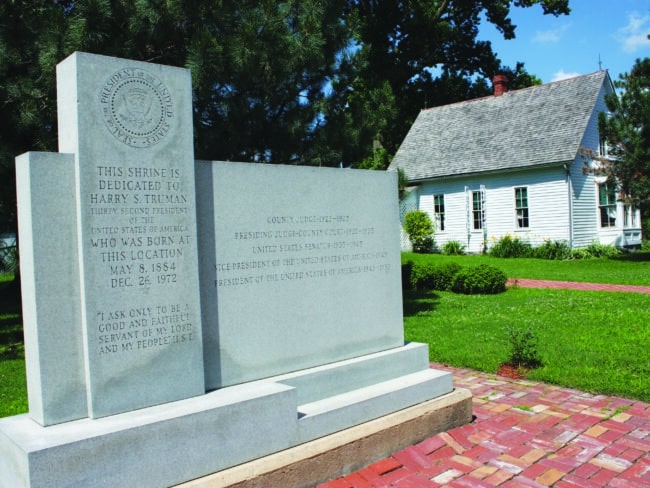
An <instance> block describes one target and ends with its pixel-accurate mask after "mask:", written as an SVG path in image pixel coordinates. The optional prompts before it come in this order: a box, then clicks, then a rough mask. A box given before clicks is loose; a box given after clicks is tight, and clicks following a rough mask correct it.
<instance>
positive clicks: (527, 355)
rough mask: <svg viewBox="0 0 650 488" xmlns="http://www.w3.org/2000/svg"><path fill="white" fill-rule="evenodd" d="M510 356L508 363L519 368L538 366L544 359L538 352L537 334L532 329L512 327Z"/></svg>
mask: <svg viewBox="0 0 650 488" xmlns="http://www.w3.org/2000/svg"><path fill="white" fill-rule="evenodd" d="M508 339H509V341H510V358H509V359H508V363H509V364H512V365H513V366H517V367H519V368H537V367H538V366H541V365H542V361H541V359H540V358H539V355H538V353H537V341H538V340H537V336H536V335H535V334H534V333H533V331H532V330H530V329H520V328H516V327H510V328H509V329H508Z"/></svg>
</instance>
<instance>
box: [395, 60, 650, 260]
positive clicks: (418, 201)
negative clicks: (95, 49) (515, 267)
mask: <svg viewBox="0 0 650 488" xmlns="http://www.w3.org/2000/svg"><path fill="white" fill-rule="evenodd" d="M506 83H507V80H505V78H504V77H501V76H497V77H495V79H494V85H495V91H494V95H493V96H489V97H485V98H480V99H476V100H470V101H466V102H460V103H454V104H451V105H445V106H441V107H434V108H431V109H427V110H423V111H421V112H420V114H419V115H418V117H417V119H416V120H415V122H414V123H413V126H412V127H411V129H410V130H409V132H408V134H407V135H406V138H405V139H404V141H403V142H402V144H401V146H400V148H399V150H398V151H397V154H396V155H395V157H394V158H393V161H392V162H391V164H390V166H389V168H388V169H389V170H397V168H401V169H402V170H403V171H404V172H405V174H406V177H407V178H408V181H409V185H410V187H411V188H410V189H411V190H412V191H411V192H410V194H409V196H408V197H407V198H406V199H405V200H404V201H403V204H402V215H403V214H404V213H405V212H406V211H408V210H410V209H416V208H417V209H420V210H424V211H426V212H428V213H429V215H430V217H431V219H432V221H433V222H434V225H435V227H436V230H435V241H436V244H437V245H438V246H442V245H443V244H444V243H446V242H448V241H459V242H460V243H462V244H463V245H465V246H466V250H467V252H472V253H479V252H482V251H483V250H484V249H485V248H486V246H487V248H488V249H489V246H490V243H493V242H495V241H496V240H498V239H500V238H501V237H503V236H505V235H507V234H510V235H511V236H513V237H514V236H517V237H520V238H521V239H523V240H525V241H527V242H529V243H530V244H532V245H533V246H538V245H540V244H542V243H543V242H544V240H551V241H565V242H567V243H568V244H569V245H570V246H571V247H572V248H580V247H586V246H588V245H590V244H592V243H601V244H613V245H616V246H618V247H621V248H627V247H636V246H640V244H641V217H640V214H639V211H638V210H636V209H634V208H631V207H630V206H628V205H626V204H625V203H624V202H623V200H622V199H620V198H619V196H618V195H617V193H616V192H615V189H614V188H611V185H610V187H608V186H607V183H606V181H605V180H606V179H605V178H604V177H600V176H597V174H595V173H597V172H594V171H593V168H594V167H596V166H597V165H598V164H599V162H598V161H597V160H598V158H599V157H600V156H601V155H602V156H606V154H603V153H604V152H605V150H606V144H605V143H604V142H603V141H602V140H601V139H600V137H599V134H598V113H599V112H603V111H607V107H606V105H605V99H604V98H605V95H606V94H608V93H613V91H614V87H613V85H612V81H611V79H610V77H609V75H608V74H607V71H598V72H596V73H592V74H589V75H584V76H578V77H576V78H571V79H568V80H563V81H557V82H553V83H548V84H545V85H538V86H534V87H530V88H525V89H522V90H513V91H508V90H507V85H506ZM594 158H595V159H594ZM407 242H408V240H407V239H403V244H404V246H403V247H404V248H407Z"/></svg>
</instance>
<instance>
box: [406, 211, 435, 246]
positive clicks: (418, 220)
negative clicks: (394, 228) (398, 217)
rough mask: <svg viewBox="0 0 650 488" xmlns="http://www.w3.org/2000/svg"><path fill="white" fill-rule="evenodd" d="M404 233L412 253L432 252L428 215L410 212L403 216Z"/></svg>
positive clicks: (431, 229)
mask: <svg viewBox="0 0 650 488" xmlns="http://www.w3.org/2000/svg"><path fill="white" fill-rule="evenodd" d="M404 231H405V232H406V233H407V234H408V236H409V240H410V241H411V245H412V246H413V252H417V253H427V252H432V251H433V223H432V222H431V218H430V217H429V214H427V213H426V212H423V211H422V210H412V211H410V212H407V213H406V215H404Z"/></svg>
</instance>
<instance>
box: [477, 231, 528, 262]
mask: <svg viewBox="0 0 650 488" xmlns="http://www.w3.org/2000/svg"><path fill="white" fill-rule="evenodd" d="M488 254H489V255H490V256H493V257H495V258H527V257H530V256H531V255H532V254H533V247H532V246H531V245H530V244H529V243H528V242H524V241H523V240H521V239H520V238H519V237H512V236H511V235H510V234H506V235H505V236H503V237H502V238H501V239H499V240H498V241H497V242H496V244H494V245H493V246H491V247H490V249H489V251H488Z"/></svg>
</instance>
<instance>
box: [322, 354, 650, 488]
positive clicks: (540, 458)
mask: <svg viewBox="0 0 650 488" xmlns="http://www.w3.org/2000/svg"><path fill="white" fill-rule="evenodd" d="M432 367H434V368H436V369H443V370H446V371H451V372H452V373H453V375H454V384H455V385H456V386H457V387H460V388H468V389H469V390H471V391H472V394H473V408H474V416H475V417H476V418H475V420H474V421H473V422H472V423H471V424H468V425H465V426H462V427H459V428H457V429H453V430H450V431H449V432H445V433H442V434H438V435H436V436H434V437H431V438H429V439H426V440H424V441H423V442H421V443H419V444H416V445H414V446H412V447H409V448H407V449H404V450H402V451H399V452H397V453H395V454H393V455H392V456H391V457H390V458H387V459H384V460H382V461H378V462H376V463H374V464H372V465H370V466H368V467H367V468H365V469H362V470H360V471H358V472H356V473H353V474H350V475H347V476H344V477H341V478H338V479H336V480H333V481H330V482H328V483H324V484H321V485H319V487H320V488H353V487H354V488H364V487H402V488H420V487H441V486H444V487H450V488H451V487H479V488H482V487H494V486H500V487H506V488H513V487H544V486H554V487H557V488H576V487H604V486H607V487H615V488H623V487H626V488H628V487H629V488H641V487H646V488H650V404H648V403H643V402H639V401H634V400H627V399H624V398H617V397H610V396H606V395H591V394H587V393H583V392H580V391H577V390H571V389H568V388H561V387H557V386H550V385H546V384H543V383H536V382H532V381H528V380H510V379H506V378H501V377H497V376H495V375H492V374H487V373H479V372H476V371H472V370H467V369H458V368H451V367H447V366H444V365H440V364H434V365H432Z"/></svg>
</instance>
